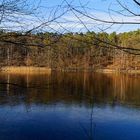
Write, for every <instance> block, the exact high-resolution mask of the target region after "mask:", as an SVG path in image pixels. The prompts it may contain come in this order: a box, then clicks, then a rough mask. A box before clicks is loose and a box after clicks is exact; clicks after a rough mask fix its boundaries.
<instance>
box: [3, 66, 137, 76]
mask: <svg viewBox="0 0 140 140" xmlns="http://www.w3.org/2000/svg"><path fill="white" fill-rule="evenodd" d="M52 71H60V72H96V73H116V74H118V73H126V74H127V73H128V74H140V70H119V69H108V68H102V69H71V68H69V69H53V70H52V69H51V68H47V67H35V66H27V67H26V66H5V67H1V69H0V72H1V73H11V74H12V73H13V74H14V73H15V74H26V73H27V74H28V73H29V74H35V73H36V74H38V73H42V74H43V73H44V74H45V73H48V74H50V73H51V72H52Z"/></svg>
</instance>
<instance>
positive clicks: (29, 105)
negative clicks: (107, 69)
mask: <svg viewBox="0 0 140 140" xmlns="http://www.w3.org/2000/svg"><path fill="white" fill-rule="evenodd" d="M0 83H1V84H0V114H1V116H0V139H4V140H5V139H8V140H9V139H11V137H12V139H21V140H22V139H23V140H25V139H37V140H38V139H51V140H53V139H61V140H63V139H64V140H65V139H67V140H73V139H80V140H85V139H90V140H91V139H97V140H104V139H117V140H118V139H122V140H124V139H128V140H129V139H135V138H136V137H138V138H140V135H139V133H138V131H137V130H138V129H139V128H140V118H139V115H140V111H139V107H140V94H139V91H140V86H139V83H140V77H139V75H125V74H99V73H98V74H97V73H56V72H53V73H51V74H48V75H47V74H38V75H13V74H1V75H0ZM5 83H9V84H5ZM132 114H133V115H132ZM126 128H127V129H126Z"/></svg>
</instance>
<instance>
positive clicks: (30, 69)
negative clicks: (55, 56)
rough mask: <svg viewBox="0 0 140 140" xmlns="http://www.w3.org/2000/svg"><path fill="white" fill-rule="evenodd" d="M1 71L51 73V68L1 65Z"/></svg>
mask: <svg viewBox="0 0 140 140" xmlns="http://www.w3.org/2000/svg"><path fill="white" fill-rule="evenodd" d="M1 72H2V73H11V74H26V73H29V74H35V73H37V74H38V73H51V69H50V68H47V67H26V66H21V67H12V66H10V67H8V66H7V67H2V68H1Z"/></svg>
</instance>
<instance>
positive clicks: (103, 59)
mask: <svg viewBox="0 0 140 140" xmlns="http://www.w3.org/2000/svg"><path fill="white" fill-rule="evenodd" d="M0 40H1V43H0V66H39V67H48V68H52V69H59V70H84V69H88V70H94V69H99V68H110V69H118V70H129V69H136V70H138V69H140V55H139V54H137V52H136V51H135V49H140V42H139V40H140V30H137V31H131V32H125V33H119V34H117V33H116V32H113V33H110V34H109V33H105V32H102V33H95V32H86V33H64V34H59V33H50V32H46V33H37V34H28V35H24V34H22V33H15V32H5V31H1V32H0ZM119 46H121V47H119Z"/></svg>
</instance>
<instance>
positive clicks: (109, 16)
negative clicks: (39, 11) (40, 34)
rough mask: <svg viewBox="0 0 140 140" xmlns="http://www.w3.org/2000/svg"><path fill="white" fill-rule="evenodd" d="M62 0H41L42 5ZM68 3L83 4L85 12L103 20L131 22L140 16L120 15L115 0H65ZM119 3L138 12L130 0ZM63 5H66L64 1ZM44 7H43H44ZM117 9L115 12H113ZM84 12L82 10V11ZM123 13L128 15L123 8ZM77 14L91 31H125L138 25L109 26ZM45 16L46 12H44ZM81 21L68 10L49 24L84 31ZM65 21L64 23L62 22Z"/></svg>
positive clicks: (59, 28) (120, 8)
mask: <svg viewBox="0 0 140 140" xmlns="http://www.w3.org/2000/svg"><path fill="white" fill-rule="evenodd" d="M62 1H63V0H42V5H44V7H54V6H56V5H60V4H61V3H62ZM67 2H68V3H71V5H72V6H73V7H75V6H79V7H81V4H82V5H85V7H86V8H85V10H86V12H87V13H88V14H89V15H91V16H93V17H96V18H98V19H103V20H109V21H110V20H114V21H126V22H129V21H132V22H140V17H128V16H122V15H121V14H118V13H117V12H119V11H120V12H122V10H123V9H122V7H121V6H120V5H119V4H118V2H117V1H116V0H67ZM120 2H121V4H122V5H124V6H127V8H129V9H131V10H132V11H133V12H135V13H140V7H138V6H137V5H136V4H135V3H134V2H132V0H127V1H126V0H120ZM63 5H66V3H65V2H64V3H63ZM79 7H78V10H81V11H83V9H82V8H79ZM44 9H45V8H44ZM114 11H117V12H114ZM61 12H62V11H61V8H60V9H59V10H58V12H57V14H58V15H59V14H60V13H61ZM83 12H84V11H83ZM48 13H49V10H48ZM57 14H56V15H57ZM123 14H125V15H130V13H128V12H127V11H124V10H123ZM76 15H77V16H79V17H80V19H81V21H82V22H83V23H84V24H85V25H86V26H87V28H88V29H89V30H92V31H96V32H99V31H102V30H105V29H106V30H105V31H106V32H113V31H116V32H118V33H119V32H127V31H131V30H136V29H139V27H140V25H139V24H137V25H133V24H132V25H113V26H111V27H110V24H103V23H99V22H96V21H94V20H91V19H88V18H87V17H84V16H82V15H80V14H79V13H76ZM46 17H47V14H46ZM81 21H79V19H78V18H77V17H76V16H75V14H74V13H73V12H68V13H67V14H65V15H64V16H63V17H62V18H60V19H58V20H56V23H55V22H54V23H52V24H51V25H50V26H51V27H52V28H54V29H56V30H58V31H60V32H61V31H63V27H64V28H67V29H68V30H69V31H72V32H86V31H87V29H85V27H84V26H83V25H82V24H81ZM58 22H59V23H60V22H62V23H60V26H61V27H60V26H59V25H57V23H58ZM63 22H65V23H63Z"/></svg>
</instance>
